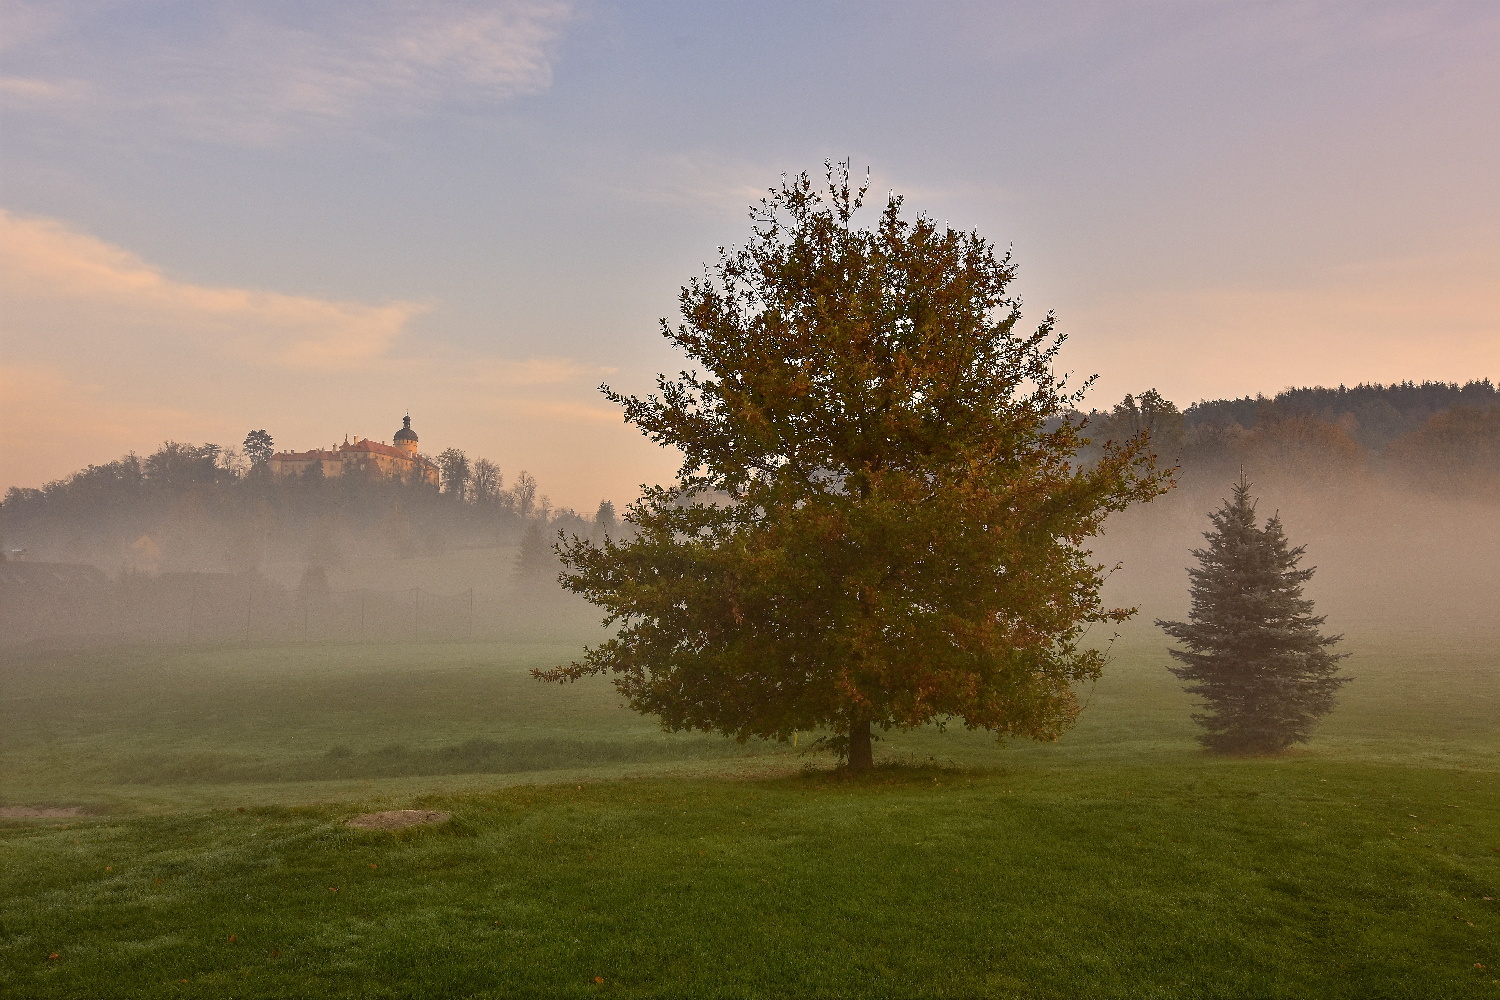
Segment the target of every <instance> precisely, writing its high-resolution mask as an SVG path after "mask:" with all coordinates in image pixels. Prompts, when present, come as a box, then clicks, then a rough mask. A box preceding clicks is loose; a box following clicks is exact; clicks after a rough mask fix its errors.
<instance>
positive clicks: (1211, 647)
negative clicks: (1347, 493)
mask: <svg viewBox="0 0 1500 1000" xmlns="http://www.w3.org/2000/svg"><path fill="white" fill-rule="evenodd" d="M1209 518H1210V520H1211V521H1212V522H1213V530H1212V531H1209V532H1205V533H1204V536H1203V537H1204V538H1206V539H1207V540H1208V548H1206V549H1194V550H1193V555H1194V557H1196V558H1197V560H1198V563H1199V565H1198V568H1196V569H1189V570H1188V575H1189V577H1190V578H1191V580H1192V610H1191V611H1190V613H1189V614H1188V620H1187V621H1186V622H1169V621H1161V620H1159V619H1158V620H1157V622H1156V624H1157V625H1158V626H1159V627H1161V628H1162V629H1164V630H1165V631H1166V633H1167V634H1168V635H1170V636H1172V637H1173V638H1174V639H1177V640H1179V641H1180V642H1182V643H1183V644H1184V645H1186V646H1187V649H1186V650H1178V649H1173V650H1170V652H1171V655H1172V656H1173V657H1174V658H1175V659H1176V660H1178V662H1180V663H1181V664H1182V666H1178V667H1169V668H1168V669H1170V670H1171V671H1172V673H1174V674H1176V675H1177V677H1178V678H1180V679H1181V680H1184V681H1188V682H1189V684H1188V687H1187V690H1188V692H1189V693H1191V694H1195V695H1199V696H1201V697H1202V698H1203V699H1204V704H1205V707H1206V708H1207V709H1208V711H1207V712H1205V713H1203V714H1200V715H1195V716H1194V719H1195V720H1196V721H1197V722H1198V723H1200V724H1201V725H1202V726H1203V728H1204V732H1203V733H1202V734H1201V735H1199V737H1198V739H1199V741H1200V742H1201V743H1203V745H1204V746H1206V747H1208V748H1209V749H1211V750H1217V751H1220V752H1223V753H1274V752H1277V751H1280V750H1285V749H1286V748H1287V747H1289V746H1291V745H1292V744H1293V743H1305V742H1306V741H1307V738H1308V735H1309V733H1310V732H1311V730H1312V726H1313V723H1314V722H1316V721H1317V719H1318V718H1319V717H1320V716H1323V715H1326V714H1327V713H1328V712H1329V711H1330V710H1332V708H1333V703H1334V695H1335V694H1336V693H1337V691H1338V689H1339V688H1340V687H1341V686H1343V685H1344V684H1346V683H1348V681H1349V678H1348V677H1339V676H1335V675H1336V673H1337V671H1338V661H1339V660H1341V659H1343V658H1344V657H1345V656H1347V655H1348V654H1346V653H1345V654H1335V653H1331V652H1329V647H1330V646H1332V645H1334V644H1335V643H1337V642H1338V641H1339V640H1340V639H1342V638H1343V637H1342V636H1337V635H1335V636H1325V635H1323V634H1322V632H1321V631H1320V629H1321V627H1322V625H1323V622H1324V620H1325V619H1324V618H1323V617H1322V616H1318V615H1314V614H1313V613H1312V611H1313V602H1312V601H1310V600H1308V599H1307V598H1305V597H1303V596H1302V584H1303V583H1305V582H1306V581H1307V580H1308V579H1309V578H1310V577H1311V576H1312V575H1313V569H1312V568H1308V569H1299V568H1298V564H1299V563H1300V562H1301V559H1302V555H1303V553H1304V551H1305V548H1306V546H1301V545H1299V546H1297V547H1296V548H1289V547H1288V546H1287V538H1286V535H1285V533H1284V532H1283V531H1282V527H1281V519H1280V518H1279V517H1272V518H1271V519H1270V520H1269V521H1267V522H1266V526H1265V527H1264V528H1261V527H1258V526H1257V524H1256V514H1255V501H1254V500H1253V499H1251V497H1250V485H1249V484H1248V483H1247V482H1245V480H1244V477H1243V476H1241V477H1240V481H1239V483H1237V484H1236V485H1235V487H1234V497H1233V499H1230V500H1226V501H1224V505H1223V506H1222V507H1221V508H1219V510H1217V511H1215V512H1213V513H1211V514H1209Z"/></svg>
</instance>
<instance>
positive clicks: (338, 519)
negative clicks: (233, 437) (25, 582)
mask: <svg viewBox="0 0 1500 1000" xmlns="http://www.w3.org/2000/svg"><path fill="white" fill-rule="evenodd" d="M438 458H439V461H438V463H437V464H438V465H439V467H440V468H441V469H442V470H443V481H442V485H441V487H438V486H433V485H431V484H429V483H426V482H421V481H413V482H404V481H401V480H399V479H391V478H372V477H368V476H363V475H350V476H340V477H330V478H326V479H325V478H324V477H323V476H321V475H317V474H313V475H303V476H291V477H286V478H277V477H274V476H272V475H271V474H270V471H269V469H268V467H267V466H266V464H265V462H263V461H262V462H260V463H258V464H255V463H249V462H247V461H245V460H244V459H243V458H241V457H240V456H239V454H238V453H237V452H236V451H235V450H233V449H225V448H220V447H219V446H217V445H213V444H203V445H192V444H182V443H178V442H167V443H166V444H163V445H162V446H161V448H160V449H158V450H157V451H156V452H154V453H152V454H150V455H147V456H145V457H141V456H138V455H134V454H131V455H126V456H125V457H123V458H120V459H117V460H115V461H113V462H107V463H105V464H103V465H90V466H89V467H88V468H86V469H82V470H80V471H79V472H76V473H74V474H73V475H71V476H68V477H66V478H64V479H59V480H56V481H54V482H50V483H47V484H46V485H45V486H43V487H41V488H39V489H22V488H16V487H12V488H11V489H10V490H8V491H7V492H6V494H5V499H4V501H3V503H0V544H3V548H4V549H6V550H10V551H11V552H12V553H14V551H15V550H16V549H22V550H25V557H26V558H27V559H29V560H32V561H40V562H67V563H90V564H93V565H96V566H99V567H101V568H103V569H105V570H107V571H109V572H111V573H114V572H117V571H121V570H130V569H142V570H148V571H158V570H160V571H163V572H166V571H174V572H182V571H194V572H202V571H215V572H233V573H246V572H254V571H262V572H264V571H266V569H267V567H269V566H272V565H278V566H281V567H283V575H286V574H292V576H293V578H295V576H296V574H297V573H299V572H301V567H320V568H322V567H327V568H332V567H337V566H340V565H343V564H345V563H347V562H348V561H351V560H360V559H370V558H389V557H396V558H404V557H410V556H432V555H440V554H442V553H444V552H449V551H454V550H458V549H472V548H509V547H513V546H517V545H520V546H521V547H522V549H523V552H524V553H526V554H527V558H526V559H524V560H523V562H525V564H526V566H527V567H533V566H534V568H535V570H536V572H535V574H534V575H536V576H537V577H538V578H539V579H542V578H548V577H550V576H552V575H553V574H555V568H550V567H549V561H550V552H549V544H550V539H551V537H553V536H554V534H555V532H556V531H557V530H563V531H565V532H570V533H577V534H583V535H592V534H596V533H598V532H600V531H607V530H609V529H610V528H612V527H613V521H614V511H613V507H612V506H610V505H609V504H602V505H601V507H600V511H599V512H598V514H596V515H595V517H594V518H588V517H584V516H581V515H579V514H577V513H575V512H573V511H572V510H567V509H563V510H556V509H553V507H552V506H551V504H550V502H549V501H548V500H547V498H546V497H545V496H542V495H541V494H540V493H539V492H538V489H537V483H536V481H535V480H534V479H532V477H531V476H529V475H527V474H526V473H525V472H521V473H518V474H517V475H516V476H515V477H514V479H513V480H512V482H511V483H510V484H509V485H507V484H506V482H505V480H504V479H503V478H502V476H501V475H500V470H499V469H498V468H497V467H496V466H495V465H494V463H490V462H486V461H483V460H479V461H476V462H473V463H470V462H469V461H468V459H467V456H465V455H463V453H462V452H460V451H458V450H457V449H448V450H447V451H445V452H444V453H443V454H442V455H440V456H438ZM476 470H477V472H478V473H479V474H478V475H476V474H475V472H476ZM312 471H313V472H316V471H317V467H314V469H313V470H312ZM533 550H534V551H533Z"/></svg>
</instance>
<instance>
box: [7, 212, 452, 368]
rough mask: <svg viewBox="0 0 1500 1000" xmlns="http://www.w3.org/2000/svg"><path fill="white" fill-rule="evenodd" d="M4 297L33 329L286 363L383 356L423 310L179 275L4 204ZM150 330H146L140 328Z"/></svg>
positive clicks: (339, 364) (310, 364) (315, 364)
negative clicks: (136, 334)
mask: <svg viewBox="0 0 1500 1000" xmlns="http://www.w3.org/2000/svg"><path fill="white" fill-rule="evenodd" d="M0 294H3V296H4V298H5V301H6V303H7V312H8V314H9V320H8V325H25V326H29V327H31V329H32V330H33V331H38V330H48V329H50V330H53V331H55V333H54V335H56V334H59V333H63V334H64V335H66V334H65V331H66V330H69V329H72V330H83V329H91V330H94V331H99V330H106V329H109V330H115V331H122V332H123V331H127V330H134V331H143V335H142V340H143V341H144V342H146V343H151V344H154V345H156V346H157V347H158V348H166V347H167V345H168V344H170V345H171V346H172V347H175V348H177V349H182V348H184V347H191V346H194V345H197V346H198V347H200V348H202V347H205V346H209V345H210V344H211V346H212V347H213V348H214V349H217V350H224V351H227V352H229V353H232V354H234V355H236V356H237V357H239V358H241V359H252V358H253V359H258V360H261V361H266V362H270V363H272V364H274V365H279V366H283V367H290V368H310V369H321V370H338V369H341V368H346V367H347V366H350V365H359V364H362V363H368V362H372V361H375V360H378V359H379V358H381V357H383V356H385V355H386V354H387V353H388V352H389V350H390V348H391V345H392V344H393V343H394V342H395V341H396V339H397V338H398V337H399V336H400V335H401V334H402V332H403V331H404V330H405V328H406V325H407V322H408V321H409V320H410V319H411V318H412V317H413V316H414V315H416V314H417V313H419V312H421V311H423V309H424V307H423V306H422V305H420V304H417V303H412V302H392V303H387V304H384V305H366V304H363V303H357V302H337V301H330V300H326V299H319V298H313V297H309V296H299V295H285V294H282V293H279V292H271V291H262V290H257V289H250V288H230V287H211V286H206V285H199V284H193V283H191V282H185V281H177V280H174V279H172V278H171V277H169V276H167V275H165V274H163V273H162V271H161V270H160V269H159V268H156V267H153V266H151V265H150V264H147V263H146V262H145V261H143V260H141V259H140V258H139V257H137V256H136V255H134V254H132V253H130V252H129V251H127V250H124V249H122V248H120V247H117V246H113V245H112V244H109V243H106V242H104V241H103V240H100V239H97V238H95V237H93V236H89V235H87V234H84V233H78V232H74V231H72V230H70V229H68V228H67V227H66V226H64V225H62V224H61V223H59V222H57V221H55V220H52V219H37V218H24V217H17V216H14V215H11V214H9V213H7V212H4V211H3V210H0ZM144 331H149V333H144Z"/></svg>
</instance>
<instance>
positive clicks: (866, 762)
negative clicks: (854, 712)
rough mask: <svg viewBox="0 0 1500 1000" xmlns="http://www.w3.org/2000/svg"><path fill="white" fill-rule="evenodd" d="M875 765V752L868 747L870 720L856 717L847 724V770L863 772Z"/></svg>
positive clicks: (856, 772)
mask: <svg viewBox="0 0 1500 1000" xmlns="http://www.w3.org/2000/svg"><path fill="white" fill-rule="evenodd" d="M874 766H875V754H874V751H873V750H872V749H871V747H870V720H869V719H856V720H855V721H854V722H853V723H851V724H850V726H849V770H850V771H851V772H853V773H855V774H863V773H864V772H865V771H868V770H870V769H871V768H872V767H874Z"/></svg>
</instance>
